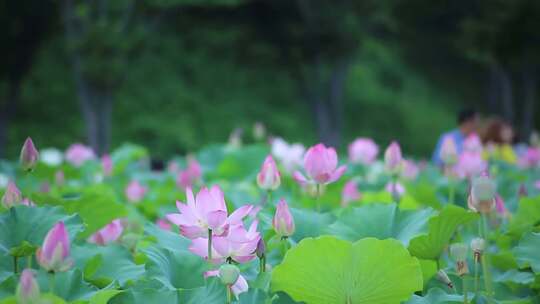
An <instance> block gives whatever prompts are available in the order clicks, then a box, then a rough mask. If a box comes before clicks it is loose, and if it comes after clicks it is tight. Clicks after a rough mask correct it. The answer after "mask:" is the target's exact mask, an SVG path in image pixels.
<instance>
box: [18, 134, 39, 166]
mask: <svg viewBox="0 0 540 304" xmlns="http://www.w3.org/2000/svg"><path fill="white" fill-rule="evenodd" d="M38 158H39V153H38V151H37V149H36V147H35V146H34V142H33V141H32V139H31V138H30V137H28V138H26V140H25V141H24V145H23V147H22V149H21V156H20V162H21V166H22V168H23V170H25V171H32V170H33V169H34V168H35V167H36V164H37V161H38Z"/></svg>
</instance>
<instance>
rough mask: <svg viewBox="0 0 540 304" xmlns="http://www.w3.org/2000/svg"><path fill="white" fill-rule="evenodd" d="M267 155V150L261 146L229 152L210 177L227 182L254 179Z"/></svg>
mask: <svg viewBox="0 0 540 304" xmlns="http://www.w3.org/2000/svg"><path fill="white" fill-rule="evenodd" d="M267 154H268V148H267V147H265V146H262V145H252V146H248V147H245V148H243V149H241V150H231V151H230V152H229V153H228V154H226V156H225V157H224V158H223V160H222V161H221V163H220V164H219V166H218V167H217V170H215V172H214V173H213V174H212V175H215V176H214V177H216V178H223V179H227V180H242V179H246V178H254V177H255V175H256V174H257V172H258V171H259V168H260V166H261V164H262V162H263V161H264V158H265V156H266V155H267Z"/></svg>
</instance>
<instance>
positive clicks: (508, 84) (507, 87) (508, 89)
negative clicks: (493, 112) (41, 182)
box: [496, 66, 514, 124]
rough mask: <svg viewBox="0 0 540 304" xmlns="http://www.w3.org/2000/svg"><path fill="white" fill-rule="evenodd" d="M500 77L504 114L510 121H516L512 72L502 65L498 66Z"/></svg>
mask: <svg viewBox="0 0 540 304" xmlns="http://www.w3.org/2000/svg"><path fill="white" fill-rule="evenodd" d="M496 71H497V75H498V78H499V86H500V97H501V99H500V100H501V110H502V116H503V117H504V119H505V120H506V121H508V122H509V123H511V124H512V123H514V95H513V90H512V79H511V78H510V74H509V73H508V72H507V71H506V70H505V69H504V68H503V67H501V66H497V69H496Z"/></svg>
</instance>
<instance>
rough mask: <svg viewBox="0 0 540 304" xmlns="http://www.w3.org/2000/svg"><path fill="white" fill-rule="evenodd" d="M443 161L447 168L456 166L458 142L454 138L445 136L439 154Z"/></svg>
mask: <svg viewBox="0 0 540 304" xmlns="http://www.w3.org/2000/svg"><path fill="white" fill-rule="evenodd" d="M439 156H440V158H441V160H442V161H443V163H444V164H445V165H446V166H452V165H454V164H455V163H456V162H457V160H458V152H457V146H456V142H455V141H454V138H453V137H452V136H445V137H444V139H443V142H442V144H441V150H440V154H439Z"/></svg>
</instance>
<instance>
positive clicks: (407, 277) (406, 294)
mask: <svg viewBox="0 0 540 304" xmlns="http://www.w3.org/2000/svg"><path fill="white" fill-rule="evenodd" d="M421 289H422V271H421V269H420V265H419V263H418V260H417V259H416V258H414V257H411V256H410V254H409V252H408V251H407V249H405V247H403V245H402V244H401V243H400V242H398V241H396V240H392V239H387V240H377V239H374V238H365V239H362V240H360V241H358V242H356V243H351V242H348V241H344V240H340V239H337V238H334V237H331V236H323V237H319V238H316V239H313V238H306V239H304V240H302V241H301V242H300V243H299V244H298V245H297V246H296V247H295V248H293V249H291V250H289V251H288V252H287V255H286V256H285V259H284V261H283V263H282V264H280V265H278V266H277V267H276V268H275V269H274V271H273V273H272V290H273V291H284V292H286V293H288V294H289V295H290V296H291V297H292V298H293V299H294V300H295V301H303V302H306V303H308V304H319V303H320V304H332V303H339V304H342V303H354V304H364V303H365V304H367V303H370V304H386V303H388V304H390V303H399V302H400V301H404V300H407V299H409V298H410V296H411V295H412V294H413V292H415V291H417V290H421Z"/></svg>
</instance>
